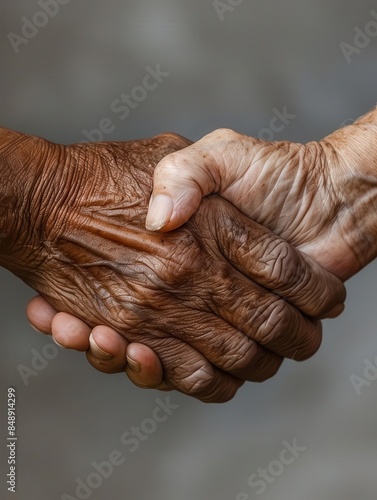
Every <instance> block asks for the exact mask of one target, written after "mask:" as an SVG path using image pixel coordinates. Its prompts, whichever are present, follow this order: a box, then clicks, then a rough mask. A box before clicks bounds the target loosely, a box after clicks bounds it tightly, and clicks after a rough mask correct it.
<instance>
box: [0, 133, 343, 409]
mask: <svg viewBox="0 0 377 500" xmlns="http://www.w3.org/2000/svg"><path fill="white" fill-rule="evenodd" d="M2 134H3V141H2V144H3V146H2V150H1V153H2V159H1V162H2V165H1V168H2V173H3V177H4V183H3V186H2V200H6V201H7V203H4V204H2V206H1V207H2V208H1V213H0V221H1V236H2V238H1V240H0V263H1V264H2V265H3V266H4V267H7V268H8V269H9V270H11V271H12V272H14V273H15V274H16V275H18V276H19V277H21V278H22V279H23V280H24V281H25V282H26V283H27V284H29V285H30V286H31V287H33V288H34V289H35V290H37V291H38V292H39V293H40V294H41V295H42V296H43V297H44V298H45V299H47V301H48V302H49V303H50V304H52V305H53V306H54V307H55V308H56V309H58V310H60V311H65V312H68V313H70V314H73V315H75V316H77V317H79V318H81V319H82V320H84V321H85V322H86V323H87V324H88V325H90V326H94V325H96V324H102V323H103V324H107V325H108V326H110V327H112V328H114V329H115V330H116V331H117V332H119V333H121V334H122V335H123V336H124V337H125V338H126V339H127V340H128V341H130V342H134V341H137V342H142V343H143V344H145V345H146V346H149V347H150V348H152V349H153V350H154V351H155V352H156V354H157V355H158V356H159V358H160V360H161V363H162V367H163V370H164V375H165V381H166V382H167V384H168V385H169V387H171V388H175V389H178V390H180V391H182V392H184V393H187V394H190V395H192V396H195V397H197V398H199V399H201V400H203V401H226V400H228V399H230V398H231V397H233V395H234V394H235V392H236V391H237V389H238V388H239V387H240V385H241V384H242V381H243V380H255V381H261V380H264V379H266V378H268V377H270V376H272V375H273V374H274V373H275V372H276V371H277V369H278V368H279V366H280V364H281V362H282V357H283V356H284V357H290V358H294V359H298V360H300V359H306V358H307V357H309V356H310V355H312V354H313V353H314V352H315V351H316V350H317V348H318V347H319V344H320V341H321V326H320V323H319V322H318V321H316V320H313V319H310V318H309V317H308V316H313V317H315V316H317V317H318V316H321V315H324V314H325V313H326V312H328V311H329V310H330V309H332V308H333V307H334V306H335V305H337V304H339V303H341V302H342V301H343V300H344V290H343V288H342V286H341V284H340V282H339V281H338V280H336V279H335V278H334V277H332V276H331V275H329V274H327V273H325V272H324V271H323V270H322V269H321V268H320V267H319V266H318V265H317V264H316V263H315V262H314V261H312V260H310V259H305V258H304V257H303V256H302V255H300V254H299V253H298V252H296V251H295V250H294V249H293V248H291V247H290V246H289V245H287V244H286V243H285V242H284V241H283V240H281V239H280V238H277V237H276V236H274V235H273V234H272V233H270V232H269V231H268V230H267V229H265V228H263V227H262V226H259V225H257V224H255V223H252V222H251V221H249V220H248V219H247V218H246V217H244V216H242V215H241V214H240V213H238V212H237V210H236V209H235V208H234V207H232V206H231V205H230V204H229V203H227V202H226V201H224V200H221V199H220V198H216V197H213V198H208V199H206V200H205V201H204V202H203V204H202V206H201V208H200V209H199V210H198V211H197V212H196V213H195V215H194V217H193V218H192V219H191V220H190V221H189V222H188V224H187V225H186V226H184V227H182V228H180V229H178V230H176V231H173V232H171V233H169V234H160V233H152V232H149V231H147V230H145V229H144V221H145V217H146V213H147V206H148V198H149V195H150V193H151V189H152V175H153V169H154V167H155V165H156V164H157V163H158V162H159V161H160V160H161V159H162V158H163V157H164V156H165V155H166V154H168V153H171V152H172V151H176V150H178V149H180V148H182V147H184V146H187V145H188V142H187V141H186V140H185V139H183V138H180V137H178V136H174V135H172V134H166V135H162V136H157V137H156V138H154V139H150V140H144V141H133V142H129V143H103V144H90V145H74V146H66V147H64V146H58V145H54V144H51V143H48V142H46V141H44V140H42V139H38V138H32V137H27V136H23V135H22V134H16V133H12V132H8V131H3V132H2ZM9 207H12V208H11V209H10V208H9ZM270 290H273V292H272V291H270ZM290 302H291V304H292V305H291V304H290ZM293 306H296V307H298V308H300V309H301V310H302V311H303V312H304V313H305V314H306V315H307V316H306V315H302V314H300V313H299V312H298V311H297V309H296V308H295V307H293Z"/></svg>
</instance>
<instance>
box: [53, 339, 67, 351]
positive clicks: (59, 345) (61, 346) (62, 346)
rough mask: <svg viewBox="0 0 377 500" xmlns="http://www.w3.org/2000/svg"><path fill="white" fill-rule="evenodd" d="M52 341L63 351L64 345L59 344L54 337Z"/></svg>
mask: <svg viewBox="0 0 377 500" xmlns="http://www.w3.org/2000/svg"><path fill="white" fill-rule="evenodd" d="M52 340H53V341H54V342H55V344H56V345H57V346H58V347H60V348H61V349H65V347H64V345H61V344H59V342H58V341H57V340H56V339H55V337H52Z"/></svg>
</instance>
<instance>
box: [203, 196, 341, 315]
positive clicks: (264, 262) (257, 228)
mask: <svg viewBox="0 0 377 500" xmlns="http://www.w3.org/2000/svg"><path fill="white" fill-rule="evenodd" d="M205 202H206V203H214V202H215V203H216V204H217V205H218V204H219V199H218V198H216V199H215V198H213V199H211V200H205ZM220 206H221V207H222V216H221V218H220V217H218V218H217V221H214V222H215V223H216V235H217V238H218V240H219V241H223V242H224V244H223V245H222V246H221V248H220V250H221V252H222V253H223V255H224V256H225V258H226V259H227V260H228V261H229V262H230V263H232V264H233V265H234V266H235V267H236V268H237V269H238V270H239V271H240V272H241V273H242V274H243V275H245V276H246V277H248V278H250V279H251V280H253V282H255V283H257V284H258V285H259V286H261V287H263V288H265V289H267V290H270V291H271V292H273V293H274V294H276V295H278V296H279V297H281V298H282V299H284V300H285V301H288V302H289V303H291V304H292V305H294V306H295V307H297V308H298V309H300V311H302V312H303V313H305V314H307V315H308V316H311V317H314V318H324V317H326V316H327V315H329V317H334V316H335V315H338V314H340V313H341V312H342V310H343V309H344V306H343V302H344V301H345V298H346V290H345V287H344V285H343V283H342V282H341V281H340V280H339V279H338V278H337V277H336V276H334V275H332V274H331V273H329V272H327V271H325V270H324V269H323V268H322V267H321V266H320V265H319V264H317V262H315V261H314V260H313V259H312V258H311V257H309V256H308V255H305V254H303V253H301V252H299V251H298V250H296V249H295V248H294V247H293V246H291V245H290V244H289V243H287V242H286V241H285V240H283V239H281V238H280V237H277V236H276V235H275V234H273V233H272V232H271V231H269V230H268V229H266V228H265V227H263V226H261V225H259V224H256V223H254V222H251V221H250V220H249V219H248V218H247V217H245V216H244V215H241V214H240V213H239V212H237V217H235V216H234V213H233V212H234V210H233V209H231V210H230V206H229V205H228V204H226V205H225V204H224V203H223V202H222V201H221V205H220Z"/></svg>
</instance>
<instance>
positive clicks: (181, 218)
mask: <svg viewBox="0 0 377 500" xmlns="http://www.w3.org/2000/svg"><path fill="white" fill-rule="evenodd" d="M209 193H218V194H220V195H221V196H222V197H224V198H225V199H227V200H228V201H230V202H231V203H232V204H234V205H235V206H236V207H237V208H238V209H239V210H241V211H242V212H243V213H244V214H245V215H247V216H248V217H250V218H251V219H253V220H255V221H257V222H258V223H259V224H262V225H264V226H266V227H268V228H269V229H271V230H272V231H273V232H274V233H276V234H278V235H280V236H281V237H282V238H284V239H286V240H287V241H289V243H291V244H292V245H294V246H296V247H297V248H299V249H300V250H301V251H303V252H305V253H306V254H308V255H310V256H311V257H312V258H314V259H315V260H316V261H317V262H319V263H320V264H321V265H322V266H323V267H324V268H325V269H327V270H329V271H330V272H332V273H334V274H335V275H336V276H338V277H339V278H341V279H342V280H346V279H348V278H349V277H351V276H353V275H354V274H355V273H357V272H358V271H359V270H360V269H361V268H363V267H364V266H365V265H367V264H368V263H369V262H370V261H371V260H373V259H374V258H375V257H376V256H377V236H376V235H377V217H376V213H377V202H376V199H377V108H374V109H373V110H371V111H370V112H369V113H367V114H365V115H364V116H362V117H361V118H360V119H359V120H357V121H356V122H355V123H354V124H352V125H349V126H347V127H344V128H341V129H340V130H337V131H335V132H334V133H332V134H331V135H329V136H327V137H325V138H324V139H323V140H321V141H319V142H310V143H308V144H298V143H294V142H289V141H282V142H266V141H261V140H258V139H254V138H253V137H247V136H245V135H242V134H238V133H237V132H234V131H232V130H227V129H220V130H216V131H214V132H212V133H211V134H208V135H207V136H205V137H203V139H201V140H200V141H198V142H196V143H195V144H193V145H191V146H189V147H188V148H186V149H184V150H183V151H180V152H175V153H172V154H171V155H169V156H167V157H165V158H164V159H163V160H162V161H161V162H160V164H159V165H158V166H157V168H156V171H155V187H154V193H153V194H154V196H156V195H158V194H162V195H165V196H166V195H169V196H170V197H171V198H172V199H173V200H174V203H173V204H172V206H171V210H170V212H171V214H170V221H169V222H168V223H166V224H164V227H163V230H164V231H166V230H170V229H172V228H175V227H178V226H179V225H180V224H182V223H183V222H185V221H186V220H187V219H188V218H189V217H190V215H191V214H192V213H193V211H194V210H195V209H196V208H197V206H199V204H200V201H201V198H202V196H205V195H207V194H209ZM173 206H174V210H173ZM153 216H155V217H156V214H154V213H153V207H152V208H151V213H150V214H149V217H148V219H147V227H149V228H150V229H155V228H156V227H153V226H161V225H162V224H161V222H162V219H163V217H162V218H161V217H157V220H153ZM159 228H160V227H159Z"/></svg>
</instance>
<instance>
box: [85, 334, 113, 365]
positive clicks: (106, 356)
mask: <svg viewBox="0 0 377 500" xmlns="http://www.w3.org/2000/svg"><path fill="white" fill-rule="evenodd" d="M89 344H90V349H91V351H92V353H93V354H94V356H95V357H96V358H99V359H102V360H103V361H110V359H113V357H114V356H113V354H110V353H108V352H106V351H104V350H103V349H101V348H100V347H98V345H97V344H96V341H95V340H94V338H93V336H92V334H90V337H89Z"/></svg>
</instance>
